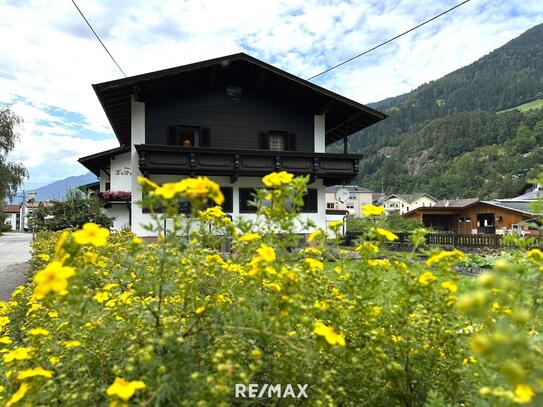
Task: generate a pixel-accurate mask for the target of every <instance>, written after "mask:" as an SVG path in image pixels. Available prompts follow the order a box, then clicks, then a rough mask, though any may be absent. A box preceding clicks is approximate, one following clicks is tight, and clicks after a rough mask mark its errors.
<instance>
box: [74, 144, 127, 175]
mask: <svg viewBox="0 0 543 407" xmlns="http://www.w3.org/2000/svg"><path fill="white" fill-rule="evenodd" d="M129 151H130V147H115V148H112V149H111V150H106V151H101V152H99V153H96V154H92V155H88V156H86V157H81V158H80V159H79V160H77V161H79V162H80V163H81V164H82V165H84V166H85V167H86V168H87V169H88V170H89V171H90V172H92V173H93V174H94V175H96V176H97V177H99V176H100V168H109V159H110V158H111V157H115V156H116V155H119V154H123V153H127V152H129Z"/></svg>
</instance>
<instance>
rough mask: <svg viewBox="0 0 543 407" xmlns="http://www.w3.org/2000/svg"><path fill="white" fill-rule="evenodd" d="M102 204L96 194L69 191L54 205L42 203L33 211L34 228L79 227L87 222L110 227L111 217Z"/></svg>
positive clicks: (57, 228) (58, 228) (60, 228)
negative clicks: (105, 212)
mask: <svg viewBox="0 0 543 407" xmlns="http://www.w3.org/2000/svg"><path fill="white" fill-rule="evenodd" d="M101 208H102V205H101V203H100V201H98V199H97V198H96V197H94V196H87V195H84V194H83V193H81V192H80V191H77V190H72V191H68V193H67V194H66V199H65V200H64V201H60V202H54V203H53V206H44V205H43V204H40V205H39V206H38V208H37V209H36V210H34V212H33V213H32V217H31V222H32V225H31V227H32V228H33V230H36V231H37V230H62V229H68V228H74V229H78V228H81V227H82V226H83V225H84V224H85V223H87V222H93V223H96V224H98V225H102V226H105V227H110V226H111V225H112V224H113V222H112V220H111V218H109V217H108V216H106V215H105V214H104V213H102V210H101Z"/></svg>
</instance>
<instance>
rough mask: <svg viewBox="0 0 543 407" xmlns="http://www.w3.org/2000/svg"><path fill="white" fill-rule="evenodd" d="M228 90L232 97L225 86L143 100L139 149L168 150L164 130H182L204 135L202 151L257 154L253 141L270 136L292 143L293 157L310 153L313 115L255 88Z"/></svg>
mask: <svg viewBox="0 0 543 407" xmlns="http://www.w3.org/2000/svg"><path fill="white" fill-rule="evenodd" d="M234 84H235V86H233V87H234V88H235V90H236V92H239V93H236V94H235V95H232V94H229V90H228V88H229V86H230V85H228V83H227V82H225V83H222V84H220V85H217V86H215V87H214V88H212V89H208V88H204V89H184V90H180V89H177V90H176V89H174V90H171V91H169V92H161V93H156V94H150V95H145V96H144V97H142V101H144V102H145V143H146V144H159V145H166V144H170V141H169V139H168V136H169V132H170V129H171V128H172V127H173V126H179V125H182V126H193V127H197V128H200V129H201V131H202V132H203V131H205V132H206V133H207V134H206V137H207V138H208V140H206V147H212V148H219V149H224V148H227V149H234V150H235V149H240V150H257V149H259V148H260V145H259V135H260V134H261V133H268V132H270V131H272V132H284V133H287V134H289V135H291V137H294V138H295V141H294V143H291V144H292V146H291V149H293V150H294V151H302V152H308V153H309V152H314V151H315V150H314V112H313V111H311V110H309V109H307V108H306V107H304V106H303V105H300V104H294V103H292V102H290V101H289V100H287V99H284V98H278V97H273V96H270V95H267V94H266V93H264V92H262V91H258V90H257V89H256V88H255V86H256V85H255V84H245V83H243V84H242V83H240V82H234ZM196 145H197V146H201V145H202V143H196Z"/></svg>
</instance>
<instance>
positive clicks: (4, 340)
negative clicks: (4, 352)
mask: <svg viewBox="0 0 543 407" xmlns="http://www.w3.org/2000/svg"><path fill="white" fill-rule="evenodd" d="M0 343H1V344H3V345H10V344H11V343H12V340H11V338H10V337H9V336H2V337H0Z"/></svg>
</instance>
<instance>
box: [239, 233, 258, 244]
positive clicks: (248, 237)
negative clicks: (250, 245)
mask: <svg viewBox="0 0 543 407" xmlns="http://www.w3.org/2000/svg"><path fill="white" fill-rule="evenodd" d="M258 239H262V236H260V235H259V234H258V233H252V232H247V233H244V234H243V235H241V236H240V237H239V239H238V240H239V241H240V242H252V241H254V240H258Z"/></svg>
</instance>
